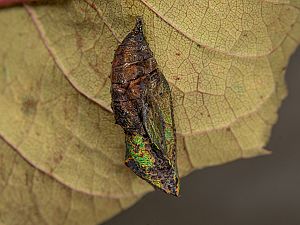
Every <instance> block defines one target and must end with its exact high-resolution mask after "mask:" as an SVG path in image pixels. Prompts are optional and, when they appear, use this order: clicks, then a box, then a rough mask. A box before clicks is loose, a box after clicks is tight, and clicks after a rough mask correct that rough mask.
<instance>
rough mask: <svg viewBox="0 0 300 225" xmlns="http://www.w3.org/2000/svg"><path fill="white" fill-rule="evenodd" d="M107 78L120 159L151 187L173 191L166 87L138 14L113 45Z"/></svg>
mask: <svg viewBox="0 0 300 225" xmlns="http://www.w3.org/2000/svg"><path fill="white" fill-rule="evenodd" d="M111 82H112V86H111V96H112V109H113V111H114V115H115V119H116V123H117V124H119V125H120V126H121V127H122V128H123V129H124V133H125V141H126V156H125V164H126V165H127V166H128V167H129V168H130V169H131V170H132V171H133V172H134V173H135V174H136V175H138V176H139V177H141V178H142V179H144V180H146V181H147V182H149V183H150V184H152V185H153V186H154V187H156V188H159V189H161V190H163V191H165V192H166V193H169V194H173V195H175V196H178V194H179V177H178V172H177V165H176V136H175V124H174V118H173V106H172V98H171V90H170V87H169V84H168V82H167V80H166V78H165V77H164V75H163V74H162V73H161V71H160V70H159V69H158V67H157V62H156V60H155V58H154V56H153V53H152V51H151V50H150V48H149V45H148V43H147V41H146V39H145V37H144V34H143V24H142V20H141V18H137V21H136V25H135V27H134V29H133V30H132V31H131V32H130V33H129V34H128V35H127V36H126V37H125V39H124V40H123V41H122V43H121V44H120V45H119V46H118V48H117V49H116V51H115V56H114V59H113V62H112V74H111Z"/></svg>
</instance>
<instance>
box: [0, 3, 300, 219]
mask: <svg viewBox="0 0 300 225" xmlns="http://www.w3.org/2000/svg"><path fill="white" fill-rule="evenodd" d="M299 7H300V4H299V3H298V2H296V1H285V0H282V1H259V0H252V1H247V3H245V2H244V1H241V0H235V1H234V0H232V1H224V2H223V3H222V2H220V1H209V2H208V1H198V2H197V1H195V2H194V3H188V2H185V1H157V0H148V1H145V0H140V1H138V0H132V1H119V0H110V1H97V2H92V1H89V0H84V1H75V0H74V1H64V2H62V1H58V2H51V4H43V5H32V6H28V5H25V6H24V7H21V8H9V9H4V10H1V11H0V33H1V39H0V62H1V68H0V92H1V95H0V106H1V107H0V135H1V136H2V137H3V139H4V140H5V141H6V142H7V143H9V144H10V145H11V146H13V148H14V149H15V151H16V152H17V153H18V154H19V155H21V156H22V157H23V161H22V160H21V159H20V161H22V165H23V166H24V168H25V167H26V166H27V167H29V166H28V165H27V164H26V163H25V161H27V162H29V163H30V164H31V165H32V167H30V168H31V170H32V171H42V172H43V173H41V172H36V173H41V174H42V177H45V178H43V179H47V180H48V181H47V182H49V185H48V186H51V185H50V184H52V183H53V185H54V183H55V185H58V186H59V189H67V190H68V192H72V193H73V192H74V193H77V194H79V193H80V195H78V196H80V197H78V198H82V199H81V201H83V202H84V201H86V200H87V199H90V198H94V197H95V196H98V197H95V198H99V199H100V200H99V201H102V199H109V202H115V201H116V199H118V200H119V201H123V199H128V198H130V199H131V201H133V199H136V200H137V199H138V198H139V197H140V196H141V195H143V194H144V193H146V192H148V191H150V190H153V189H152V187H150V186H149V185H148V184H146V183H145V182H144V181H142V180H140V179H139V178H137V177H136V176H135V175H134V174H133V173H132V172H131V171H130V170H129V169H128V168H126V167H125V166H124V164H123V160H124V152H125V145H124V134H123V131H122V129H121V128H120V127H119V126H117V125H115V124H114V118H113V115H112V111H111V108H110V102H111V100H110V92H109V89H110V80H109V76H110V72H111V64H110V62H111V61H112V58H113V54H114V50H115V49H116V47H117V45H118V43H119V42H120V41H121V40H122V39H123V38H124V37H125V35H126V34H127V33H128V32H129V31H130V30H131V29H132V27H133V26H134V22H135V17H136V16H143V19H144V23H145V36H146V38H147V40H148V42H149V44H150V48H151V49H152V50H153V52H154V54H155V58H156V59H157V61H158V64H159V67H160V69H161V70H162V71H163V73H164V75H165V76H166V78H167V79H168V82H169V83H170V85H171V87H172V93H173V99H174V109H175V122H176V129H177V139H178V144H177V146H178V147H177V149H178V166H179V172H180V174H181V176H183V175H186V174H188V173H190V172H191V171H192V170H194V169H199V168H203V167H207V166H212V165H218V164H222V163H226V162H229V161H232V160H235V159H239V158H247V157H252V156H256V155H261V154H266V153H268V151H266V150H264V146H265V145H266V142H267V141H268V138H269V135H270V131H271V128H272V125H273V124H274V123H275V121H276V118H277V113H276V112H277V110H278V107H279V106H280V104H281V101H282V99H283V98H284V97H285V96H286V89H285V84H284V76H283V75H284V72H285V68H286V65H287V63H288V58H289V57H290V55H291V54H292V52H293V51H294V50H295V48H296V47H297V45H298V43H299V41H300V23H299V22H300V18H299V15H300V14H299ZM7 151H13V150H12V149H10V150H7ZM14 154H16V153H14ZM24 160H25V161H24ZM7 161H10V160H9V159H7ZM5 167H6V166H5ZM1 171H2V170H1ZM18 176H20V179H24V174H23V175H22V174H21V173H20V174H18ZM47 176H48V177H47ZM22 177H23V178H22ZM50 177H51V178H50ZM15 186H16V188H15V190H14V192H15V193H21V192H22V188H21V187H20V189H17V187H18V185H17V181H16V182H15ZM29 191H30V190H29ZM45 191H46V190H45ZM78 191H79V192H78ZM44 194H45V195H47V193H41V196H40V197H39V198H41V199H44V198H46V197H47V196H43V195H44ZM7 199H8V197H7ZM32 201H33V200H32V199H27V200H24V203H23V204H24V205H28V207H30V205H31V204H32ZM8 202H9V200H6V201H4V202H3V201H1V202H0V214H1V213H2V211H1V209H2V208H5V209H6V210H7V211H10V210H11V213H12V212H13V210H14V208H10V207H9V206H8V205H7V204H8ZM82 204H83V203H82ZM103 204H104V203H103ZM112 204H113V203H112ZM74 207H76V204H75V203H74ZM86 207H87V208H88V207H89V206H86ZM37 208H39V207H37ZM49 210H50V209H49ZM91 210H92V209H91ZM120 210H121V208H119V209H116V210H115V211H114V213H115V212H117V211H120ZM112 212H113V210H112ZM114 213H109V212H106V213H104V214H105V216H104V214H103V219H104V218H108V217H109V216H112V215H113V214H114ZM5 214H7V215H11V214H9V213H8V212H7V213H5ZM65 214H66V215H68V218H69V217H73V215H72V214H68V213H67V212H66V213H65ZM5 218H6V219H5V220H3V221H1V220H0V222H3V223H4V224H7V225H10V224H17V223H13V222H12V221H11V219H12V218H10V217H9V216H8V217H5ZM86 218H88V217H85V216H84V215H82V217H81V219H77V220H76V221H77V223H78V224H82V223H84V224H95V223H96V222H86ZM70 219H71V218H70ZM97 219H98V220H99V221H103V219H101V218H97ZM47 222H49V224H51V222H52V224H55V218H54V217H53V218H51V216H49V217H48V219H47ZM39 224H43V221H42V220H40V221H39ZM73 224H75V222H74V223H73Z"/></svg>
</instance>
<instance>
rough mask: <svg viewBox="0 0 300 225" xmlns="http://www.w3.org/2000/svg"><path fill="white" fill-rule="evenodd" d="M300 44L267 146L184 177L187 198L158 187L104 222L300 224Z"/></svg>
mask: <svg viewBox="0 0 300 225" xmlns="http://www.w3.org/2000/svg"><path fill="white" fill-rule="evenodd" d="M299 70H300V49H298V50H297V52H296V53H295V54H294V55H293V56H292V58H291V61H290V63H289V66H288V68H287V75H286V81H287V85H288V89H289V95H288V97H287V98H286V99H285V100H284V102H283V105H282V107H281V108H280V110H279V121H278V122H277V124H276V125H275V126H274V127H273V132H272V136H271V139H270V142H269V144H268V145H267V149H270V150H272V151H273V154H272V155H270V156H262V157H257V158H252V159H247V160H238V161H235V162H232V163H228V164H225V165H221V166H217V167H212V168H207V169H203V170H198V171H196V172H193V173H192V174H191V175H189V176H187V177H186V178H183V179H182V182H181V190H182V191H181V197H180V198H179V199H176V198H174V197H170V196H167V195H166V194H164V193H162V192H160V191H155V192H152V193H150V194H148V195H146V196H145V197H144V198H143V199H142V200H141V201H139V202H138V203H137V204H135V205H134V206H133V207H131V208H130V209H128V210H126V211H124V212H123V213H121V214H119V215H117V216H116V217H114V218H112V219H111V220H109V221H107V222H106V223H104V225H300V104H299V102H300V76H299Z"/></svg>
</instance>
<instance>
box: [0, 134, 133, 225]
mask: <svg viewBox="0 0 300 225" xmlns="http://www.w3.org/2000/svg"><path fill="white" fill-rule="evenodd" d="M0 162H1V164H0V199H1V204H0V224H1V223H3V224H22V225H32V224H40V225H44V224H45V225H50V224H53V225H59V224H63V225H67V224H71V225H74V224H82V222H80V221H84V224H87V225H89V224H97V223H98V222H99V221H103V220H105V219H107V218H109V217H110V216H112V215H115V214H116V213H117V212H119V211H120V210H122V209H123V208H126V207H129V206H130V205H132V204H133V203H134V202H135V201H136V200H137V198H136V197H130V198H124V199H110V198H106V197H95V196H87V195H86V194H83V193H80V192H76V191H74V190H72V189H70V188H67V187H66V186H64V185H62V184H60V183H58V182H57V181H55V180H54V179H52V178H50V177H49V176H48V175H46V174H44V173H42V172H39V171H38V170H36V169H35V168H34V167H32V166H30V165H29V164H28V163H27V162H25V161H24V159H22V158H21V157H20V156H19V155H18V154H17V153H16V152H15V151H14V150H13V149H12V148H11V147H9V145H7V144H6V143H5V142H4V141H3V140H1V139H0Z"/></svg>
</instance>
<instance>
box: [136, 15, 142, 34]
mask: <svg viewBox="0 0 300 225" xmlns="http://www.w3.org/2000/svg"><path fill="white" fill-rule="evenodd" d="M134 32H135V33H143V19H142V17H140V16H138V17H137V18H136V22H135V27H134Z"/></svg>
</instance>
